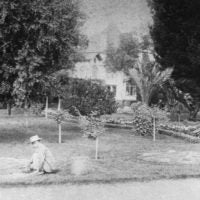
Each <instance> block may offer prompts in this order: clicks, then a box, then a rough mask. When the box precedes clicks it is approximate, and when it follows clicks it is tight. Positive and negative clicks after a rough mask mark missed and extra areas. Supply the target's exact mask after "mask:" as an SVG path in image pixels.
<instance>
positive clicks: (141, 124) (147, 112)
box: [132, 102, 168, 136]
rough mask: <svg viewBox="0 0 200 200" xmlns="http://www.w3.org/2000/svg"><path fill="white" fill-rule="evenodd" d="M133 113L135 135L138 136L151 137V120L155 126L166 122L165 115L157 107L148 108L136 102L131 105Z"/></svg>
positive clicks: (164, 112)
mask: <svg viewBox="0 0 200 200" xmlns="http://www.w3.org/2000/svg"><path fill="white" fill-rule="evenodd" d="M132 108H133V111H134V122H133V123H134V125H135V127H136V131H137V133H139V134H140V135H143V136H146V135H152V133H153V120H154V119H155V120H156V122H157V124H159V123H163V122H166V121H168V117H167V113H166V111H164V110H161V109H159V108H158V107H148V106H147V105H146V104H143V103H141V102H138V103H137V104H135V105H133V107H132Z"/></svg>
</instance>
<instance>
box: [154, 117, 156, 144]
mask: <svg viewBox="0 0 200 200" xmlns="http://www.w3.org/2000/svg"><path fill="white" fill-rule="evenodd" d="M153 141H154V142H155V141H156V119H155V117H153Z"/></svg>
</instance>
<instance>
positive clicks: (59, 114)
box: [48, 110, 73, 124]
mask: <svg viewBox="0 0 200 200" xmlns="http://www.w3.org/2000/svg"><path fill="white" fill-rule="evenodd" d="M48 116H49V118H50V119H54V120H55V121H56V122H57V124H62V123H63V122H66V121H69V120H71V119H73V116H72V115H70V114H69V112H68V111H66V110H60V111H50V112H49V113H48Z"/></svg>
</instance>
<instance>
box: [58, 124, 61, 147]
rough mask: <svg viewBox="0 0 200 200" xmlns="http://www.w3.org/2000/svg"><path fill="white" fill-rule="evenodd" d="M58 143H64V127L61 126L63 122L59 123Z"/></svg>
mask: <svg viewBox="0 0 200 200" xmlns="http://www.w3.org/2000/svg"><path fill="white" fill-rule="evenodd" d="M58 134H59V135H58V137H59V138H58V143H59V144H61V143H62V127H61V123H60V124H58Z"/></svg>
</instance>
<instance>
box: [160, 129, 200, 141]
mask: <svg viewBox="0 0 200 200" xmlns="http://www.w3.org/2000/svg"><path fill="white" fill-rule="evenodd" d="M158 132H159V134H164V135H169V136H173V137H177V138H181V139H184V140H187V141H189V142H193V143H200V138H199V137H195V136H192V135H189V134H185V133H181V132H176V131H172V130H164V129H159V130H158Z"/></svg>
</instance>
